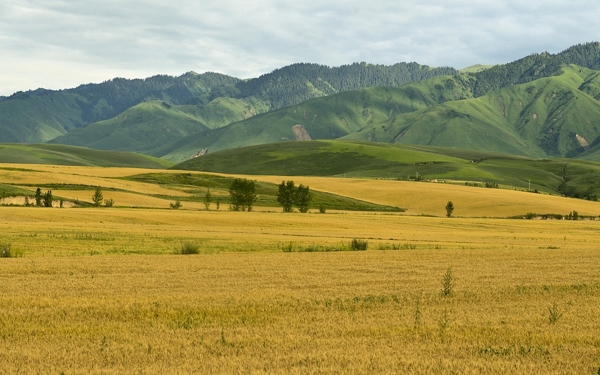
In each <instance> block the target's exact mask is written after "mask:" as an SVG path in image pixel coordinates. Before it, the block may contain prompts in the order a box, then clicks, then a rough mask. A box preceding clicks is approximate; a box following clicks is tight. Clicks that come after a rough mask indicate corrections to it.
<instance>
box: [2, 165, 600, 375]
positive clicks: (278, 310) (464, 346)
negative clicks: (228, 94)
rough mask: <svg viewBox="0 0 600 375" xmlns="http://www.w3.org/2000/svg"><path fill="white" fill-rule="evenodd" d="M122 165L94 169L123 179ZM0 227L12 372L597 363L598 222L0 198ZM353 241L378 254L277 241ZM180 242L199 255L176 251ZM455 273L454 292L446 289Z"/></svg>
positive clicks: (362, 184) (504, 368)
mask: <svg viewBox="0 0 600 375" xmlns="http://www.w3.org/2000/svg"><path fill="white" fill-rule="evenodd" d="M114 170H115V171H112V170H103V169H102V170H98V171H96V172H93V171H92V172H93V173H98V175H100V174H102V175H103V176H106V175H107V174H110V173H114V174H117V172H121V173H124V172H123V171H119V170H117V169H114ZM2 172H4V171H2ZM83 172H84V170H83V169H82V170H79V171H78V173H83ZM92 172H87V173H92ZM137 172H139V171H137V170H133V171H128V172H127V173H131V174H136V173H137ZM22 173H23V172H22ZM22 177H25V176H22ZM82 178H84V177H82ZM85 178H88V177H85ZM89 178H94V176H89ZM102 178H108V177H102ZM278 179H279V182H280V180H281V179H282V178H281V177H278ZM321 180H322V183H323V184H324V185H323V186H325V184H326V183H328V184H329V185H327V186H328V187H329V188H330V189H331V190H332V191H339V192H347V193H348V195H351V196H357V195H365V196H366V193H365V191H366V189H372V190H373V199H374V200H378V199H381V200H385V199H392V197H393V194H392V191H393V189H394V188H397V186H400V185H393V183H392V182H385V181H367V180H340V179H335V181H329V182H328V181H326V180H324V179H321ZM298 181H299V182H300V183H305V184H306V183H308V184H309V185H310V186H311V187H312V186H313V185H318V184H319V183H321V182H319V179H307V180H304V179H302V180H298ZM336 181H337V182H336ZM334 182H335V183H334ZM342 182H347V183H349V184H350V186H351V187H350V188H346V187H344V183H342ZM380 183H382V184H383V185H382V186H383V187H381V188H378V187H377V186H379V185H378V184H380ZM388 183H389V184H390V185H387V184H388ZM396 184H397V183H396ZM402 186H405V187H406V188H407V189H408V187H409V186H419V187H423V186H424V187H429V186H440V189H441V188H447V189H449V191H448V192H444V191H442V190H440V191H439V192H438V194H439V195H443V194H449V195H445V196H443V197H442V198H440V197H436V199H442V200H444V201H447V200H448V197H449V196H452V197H455V196H456V197H459V196H460V194H463V193H462V191H463V190H462V189H466V190H465V191H477V192H479V191H482V192H488V193H491V194H492V195H491V196H492V197H493V196H494V194H497V193H498V192H497V191H496V190H491V189H479V190H473V189H469V188H462V189H456V190H454V189H455V188H456V187H448V186H444V185H433V184H413V185H410V184H407V185H402ZM315 187H316V186H315ZM140 188H142V189H146V187H140ZM159 188H160V187H159ZM436 188H437V187H436ZM70 192H72V193H73V194H79V192H77V191H65V192H64V193H65V194H68V193H70ZM91 193H92V192H87V194H89V195H90V199H91ZM505 193H506V192H505ZM509 193H510V192H509ZM82 194H83V193H82ZM122 194H131V195H135V196H139V197H142V198H144V199H145V198H149V199H150V198H151V199H158V198H152V197H144V196H143V195H140V194H139V192H138V193H136V192H134V191H131V192H130V193H122ZM415 194H416V193H415ZM514 194H516V193H514ZM520 194H521V195H522V196H526V197H527V198H529V197H532V196H533V197H536V196H534V195H533V194H523V193H520ZM515 196H516V195H515ZM106 197H107V198H111V197H113V196H112V192H106ZM386 197H388V198H386ZM415 197H416V196H413V200H418V199H417V198H415ZM113 198H114V199H115V201H116V203H117V204H119V203H120V202H119V198H117V197H113ZM121 198H122V199H123V200H124V201H125V200H127V199H128V198H126V197H125V196H121ZM131 199H133V198H131ZM399 199H400V198H399ZM402 199H405V198H402ZM493 199H496V198H493ZM493 199H492V201H493ZM515 199H516V198H515ZM547 199H550V198H547ZM552 199H558V198H552ZM473 200H474V201H478V202H483V201H484V197H482V198H473ZM422 201H425V199H422ZM564 201H566V202H576V203H578V202H579V201H574V200H564ZM148 202H150V201H148ZM407 202H408V201H407ZM460 202H461V201H460V200H459V199H456V202H455V204H456V206H457V211H456V213H457V214H458V213H459V211H458V210H459V207H460V206H461V203H460ZM463 203H464V204H466V203H467V202H463ZM583 203H585V204H587V205H590V206H587V205H586V207H592V208H593V207H596V206H595V205H593V204H590V203H589V202H583ZM157 204H158V203H157ZM161 204H162V203H161ZM414 204H415V207H424V206H423V204H424V203H418V202H415V203H414ZM444 204H445V202H444ZM184 205H186V203H185V202H184ZM419 205H420V206H419ZM557 207H558V208H560V209H561V210H565V207H567V206H566V205H565V206H557ZM440 209H443V205H442V206H440ZM573 209H577V207H573V208H571V209H570V210H573ZM594 209H595V208H594ZM579 210H580V213H584V212H586V211H585V210H583V209H579ZM535 211H540V210H535ZM590 211H592V209H590ZM473 212H476V211H473ZM560 212H562V211H560ZM567 212H568V210H567ZM565 213H566V212H565ZM0 228H1V229H2V230H1V232H0V243H10V244H11V245H12V249H14V250H15V251H19V252H23V253H24V257H23V258H2V259H0V285H1V288H2V290H1V293H0V352H1V353H2V356H0V368H1V369H2V372H4V373H57V374H59V373H63V372H64V373H65V374H88V373H92V374H112V373H141V374H150V373H161V374H162V373H174V374H175V373H252V374H263V373H269V374H271V373H288V374H300V373H302V374H305V373H315V374H317V373H323V374H325V373H327V374H329V373H461V374H462V373H467V374H468V373H472V374H480V373H490V374H491V373H494V374H495V373H517V374H518V373H523V374H525V373H556V374H559V373H560V374H566V373H573V374H581V373H588V374H595V373H597V371H598V368H599V367H600V360H599V358H600V356H599V353H600V338H599V337H598V335H597V332H598V330H599V328H600V315H599V314H598V312H599V311H598V306H600V272H599V271H600V255H599V253H598V248H597V244H598V243H599V242H600V222H599V221H576V222H574V221H536V220H532V221H526V220H506V219H480V218H454V219H447V218H443V217H421V216H406V215H398V214H371V213H328V214H325V215H320V214H307V215H304V214H283V213H279V212H277V213H273V212H251V213H237V212H228V211H224V210H221V211H219V212H216V211H210V212H206V211H194V210H169V209H152V208H149V209H131V208H111V209H106V208H87V209H82V208H78V209H62V210H61V209H44V208H24V207H0ZM353 238H360V239H365V240H368V242H369V250H368V251H360V252H351V251H343V252H330V253H304V252H293V253H284V252H282V248H283V247H284V246H285V245H287V244H290V243H292V245H293V247H294V248H295V249H301V248H302V247H303V246H325V247H341V246H342V245H344V244H348V243H349V242H350V240H351V239H353ZM187 243H189V244H194V245H198V246H199V251H200V253H201V254H199V255H188V256H183V255H175V253H176V252H177V251H181V248H182V245H183V244H187ZM380 248H381V249H391V248H396V249H400V250H378V249H380ZM449 267H451V270H452V275H453V277H454V278H455V279H454V280H453V281H454V284H453V285H454V288H453V290H452V292H451V293H450V294H449V295H448V296H442V295H441V290H442V281H443V278H444V274H445V273H446V272H447V270H448V268H449Z"/></svg>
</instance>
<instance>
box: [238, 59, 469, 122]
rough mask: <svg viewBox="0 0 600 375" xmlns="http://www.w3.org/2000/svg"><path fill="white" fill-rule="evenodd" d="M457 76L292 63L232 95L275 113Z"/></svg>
mask: <svg viewBox="0 0 600 375" xmlns="http://www.w3.org/2000/svg"><path fill="white" fill-rule="evenodd" d="M457 73H458V71H457V70H456V69H454V68H448V67H443V68H430V67H429V66H426V65H419V64H417V63H398V64H394V65H391V66H385V65H374V64H368V63H365V62H362V63H354V64H352V65H343V66H340V67H328V66H324V65H318V64H293V65H290V66H286V67H284V68H281V69H277V70H275V71H273V72H271V73H269V74H265V75H262V76H260V77H258V78H255V79H251V80H247V81H240V82H238V83H236V84H235V90H232V91H231V94H232V95H235V97H238V98H247V97H250V96H253V97H255V98H258V99H261V100H263V101H265V102H267V103H270V110H275V109H279V108H283V107H287V106H291V105H295V104H299V103H301V102H303V101H305V100H308V99H312V98H317V97H322V96H327V95H332V94H336V93H340V92H344V91H352V90H358V89H362V88H367V87H373V86H387V87H398V86H402V85H404V84H405V83H409V82H418V81H422V80H425V79H429V78H433V77H437V76H442V75H454V74H457Z"/></svg>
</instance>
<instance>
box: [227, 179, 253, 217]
mask: <svg viewBox="0 0 600 375" xmlns="http://www.w3.org/2000/svg"><path fill="white" fill-rule="evenodd" d="M229 197H230V201H231V206H230V210H231V211H246V210H247V211H248V212H250V211H252V206H253V205H254V202H256V187H255V186H254V181H250V180H247V179H245V178H236V179H235V180H233V182H232V183H231V186H230V187H229Z"/></svg>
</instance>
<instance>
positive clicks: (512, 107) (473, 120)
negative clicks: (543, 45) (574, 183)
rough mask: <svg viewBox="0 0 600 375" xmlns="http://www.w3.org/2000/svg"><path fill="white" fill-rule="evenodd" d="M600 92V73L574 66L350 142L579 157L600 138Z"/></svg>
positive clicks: (380, 127)
mask: <svg viewBox="0 0 600 375" xmlns="http://www.w3.org/2000/svg"><path fill="white" fill-rule="evenodd" d="M598 87H599V85H598V74H597V72H596V71H593V70H589V69H585V68H580V67H576V66H568V67H565V68H563V69H562V71H561V74H560V75H557V76H553V77H548V78H542V79H538V80H536V81H532V82H530V83H526V84H521V85H513V86H510V87H508V88H505V89H501V90H495V91H492V92H490V93H489V94H487V95H485V96H482V97H479V98H473V99H468V100H459V101H452V102H447V103H443V104H440V105H437V106H432V107H429V108H426V109H423V110H419V111H416V112H412V113H409V114H400V115H397V116H394V117H393V118H391V119H389V120H387V121H385V122H383V123H375V124H372V125H371V126H368V127H365V128H363V129H361V130H360V131H358V132H356V133H353V134H350V135H348V136H346V137H345V138H344V139H348V140H373V141H377V142H396V143H402V144H422V145H431V146H446V147H457V148H468V149H480V150H489V151H497V152H504V153H511V154H515V155H523V156H533V157H546V156H550V157H576V156H577V155H579V154H582V153H583V152H584V151H585V150H586V149H588V148H589V145H590V144H593V143H594V142H595V141H596V139H598V137H599V136H600V102H599V101H598V100H596V99H595V98H593V97H592V96H590V95H588V94H587V93H586V92H592V93H593V92H595V90H596V89H597V88H598Z"/></svg>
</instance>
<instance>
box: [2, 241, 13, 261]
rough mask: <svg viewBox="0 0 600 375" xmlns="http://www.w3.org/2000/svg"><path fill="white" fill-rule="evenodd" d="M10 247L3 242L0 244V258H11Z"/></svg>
mask: <svg viewBox="0 0 600 375" xmlns="http://www.w3.org/2000/svg"><path fill="white" fill-rule="evenodd" d="M12 256H13V254H12V245H11V244H9V243H7V242H5V243H0V258H12Z"/></svg>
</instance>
